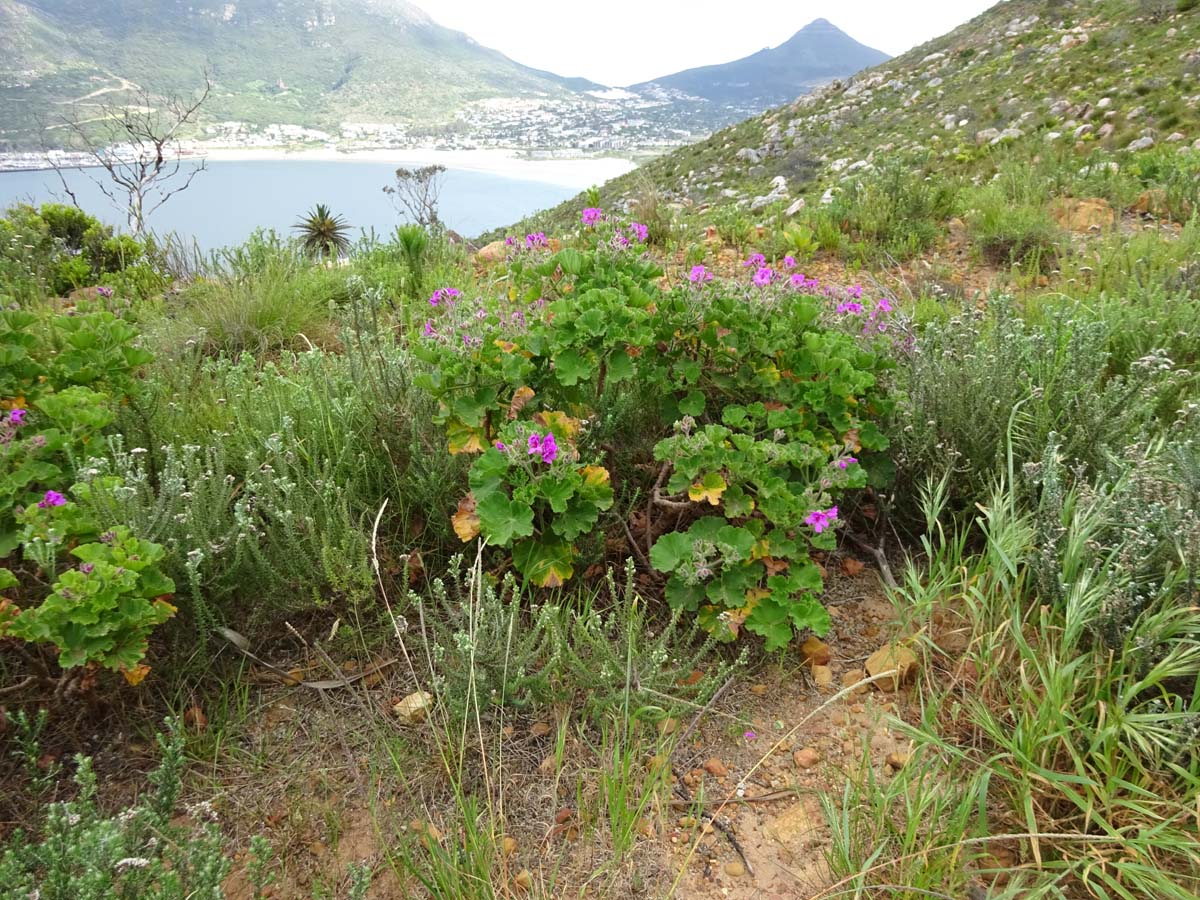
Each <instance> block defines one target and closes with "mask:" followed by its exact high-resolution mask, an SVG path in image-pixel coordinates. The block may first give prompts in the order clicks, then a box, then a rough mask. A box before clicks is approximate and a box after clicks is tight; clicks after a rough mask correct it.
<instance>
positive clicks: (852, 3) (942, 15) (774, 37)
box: [416, 0, 995, 85]
mask: <svg viewBox="0 0 1200 900" xmlns="http://www.w3.org/2000/svg"><path fill="white" fill-rule="evenodd" d="M994 2H995V0H907V2H905V0H642V2H632V3H630V2H625V3H621V2H612V0H608V2H604V0H550V2H543V3H519V2H518V3H504V2H498V0H416V3H417V5H418V6H421V7H422V8H424V9H425V10H426V11H427V12H428V13H429V14H430V15H431V16H432V17H433V18H434V19H436V20H437V21H438V22H440V23H441V24H443V25H446V26H448V27H450V28H456V29H458V30H460V31H465V32H467V33H468V34H469V35H471V37H473V38H475V40H477V41H478V42H479V43H481V44H483V45H485V46H488V47H494V48H495V49H497V50H500V51H501V52H503V53H505V54H507V55H508V56H511V57H512V58H513V59H515V60H516V61H517V62H520V63H524V64H525V65H527V66H533V67H535V68H538V69H547V70H549V71H551V72H555V73H556V74H559V75H568V76H583V77H585V78H590V79H592V80H593V81H598V82H601V83H602V84H610V85H627V84H635V83H637V82H640V81H647V80H649V79H651V78H654V77H656V76H659V75H668V74H670V73H672V72H677V71H679V70H680V69H687V68H691V67H692V66H703V65H709V64H712V63H718V62H728V61H729V60H733V59H738V58H740V57H742V56H746V55H748V54H750V53H754V52H755V51H757V50H761V49H762V48H763V47H774V46H776V45H778V44H781V43H783V42H784V41H786V40H787V39H788V38H789V37H791V36H792V35H793V34H795V33H796V32H797V31H799V30H800V29H801V28H803V27H804V26H805V25H807V24H808V23H809V22H811V21H812V20H813V19H817V18H825V19H828V20H829V21H831V22H832V23H833V24H834V25H836V26H837V27H838V28H840V29H842V30H843V31H845V32H846V33H847V34H849V35H850V36H851V37H853V38H854V39H855V40H858V41H861V42H862V43H864V44H867V45H868V46H871V47H876V48H878V49H880V50H883V51H884V52H885V53H889V54H891V55H893V56H895V55H897V54H899V53H903V52H904V51H905V50H908V49H909V48H911V47H915V46H916V45H917V44H921V43H924V42H925V41H927V40H930V39H932V38H935V37H937V36H939V35H941V34H944V33H945V32H947V31H949V30H951V29H952V28H954V27H955V26H957V25H960V24H962V23H963V22H965V21H967V20H968V19H970V18H972V17H974V16H976V15H978V14H979V13H981V12H983V11H984V10H985V9H987V8H988V7H989V6H992V5H993V3H994Z"/></svg>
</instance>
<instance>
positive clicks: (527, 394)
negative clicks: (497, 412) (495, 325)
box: [497, 341, 534, 419]
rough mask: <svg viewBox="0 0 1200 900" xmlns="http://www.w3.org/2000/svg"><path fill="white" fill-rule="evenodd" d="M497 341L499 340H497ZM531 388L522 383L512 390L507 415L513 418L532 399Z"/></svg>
mask: <svg viewBox="0 0 1200 900" xmlns="http://www.w3.org/2000/svg"><path fill="white" fill-rule="evenodd" d="M497 343H499V341H497ZM533 393H534V392H533V388H531V387H529V386H528V385H522V386H521V387H519V388H517V389H516V390H515V391H513V398H512V403H510V404H508V417H509V419H515V418H516V417H517V416H518V415H519V414H520V412H521V410H522V409H524V408H525V404H526V403H528V402H529V401H530V400H532V399H533Z"/></svg>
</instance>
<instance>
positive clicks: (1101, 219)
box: [1050, 197, 1117, 231]
mask: <svg viewBox="0 0 1200 900" xmlns="http://www.w3.org/2000/svg"><path fill="white" fill-rule="evenodd" d="M1050 213H1051V215H1052V216H1053V217H1054V221H1056V222H1057V223H1058V224H1059V225H1061V226H1062V227H1063V228H1067V229H1069V230H1071V231H1092V230H1102V229H1105V228H1111V227H1112V225H1113V223H1114V222H1115V221H1116V220H1117V216H1116V213H1115V212H1113V208H1112V206H1110V205H1109V202H1108V201H1107V200H1104V199H1102V198H1100V197H1092V198H1088V199H1085V200H1074V199H1071V198H1069V197H1067V198H1063V199H1062V200H1059V201H1058V202H1057V203H1055V204H1054V206H1053V207H1051V210H1050Z"/></svg>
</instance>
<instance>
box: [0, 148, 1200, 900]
mask: <svg viewBox="0 0 1200 900" xmlns="http://www.w3.org/2000/svg"><path fill="white" fill-rule="evenodd" d="M1171 171H1175V170H1174V169H1172V170H1171ZM1147 177H1158V176H1150V175H1148V176H1147ZM1163 177H1164V178H1165V177H1166V176H1163ZM923 184H924V186H919V185H917V184H916V182H915V181H913V179H912V178H911V177H910V174H908V173H907V172H906V171H904V170H899V169H897V170H896V171H895V172H893V173H890V174H887V175H886V176H881V177H880V180H879V181H878V183H877V184H874V186H872V187H870V188H869V189H868V188H864V189H863V190H862V191H861V192H859V193H853V194H851V193H847V194H845V195H844V196H843V198H842V199H841V200H840V201H839V203H838V204H835V205H833V206H832V207H831V211H829V212H827V213H822V214H820V215H819V216H818V215H814V216H813V217H812V218H811V220H810V221H808V223H807V225H806V226H805V228H804V229H797V228H796V227H795V226H794V225H789V226H787V227H786V228H785V227H782V225H781V226H780V227H779V228H766V229H764V230H763V231H762V233H761V234H759V233H758V231H757V230H755V229H753V228H748V229H747V228H742V227H740V226H738V225H737V223H733V226H730V227H728V228H725V227H719V228H714V231H717V232H721V231H723V232H724V233H717V234H710V235H708V236H707V237H705V236H704V235H703V234H701V235H696V234H695V232H686V231H684V229H685V228H686V227H687V226H686V225H685V224H680V222H679V221H678V220H676V219H673V218H672V216H671V214H670V212H669V211H668V210H662V211H661V216H662V220H661V221H656V222H655V223H653V224H654V228H653V229H652V228H651V227H650V226H648V225H647V224H645V223H643V222H640V221H638V220H636V219H632V218H630V217H629V216H626V215H622V214H619V213H617V212H614V211H612V210H604V209H601V208H599V207H597V206H591V207H588V208H585V209H583V210H581V211H579V212H578V213H577V215H576V217H575V220H574V221H573V223H572V224H571V225H570V227H568V228H564V229H562V230H560V231H559V232H558V233H556V234H553V235H546V234H542V233H539V232H531V233H528V234H515V235H511V236H509V237H508V239H507V241H504V242H501V244H500V245H499V246H498V247H493V248H488V250H487V252H480V253H478V254H475V255H471V254H469V253H468V252H467V250H466V249H465V248H464V247H463V246H461V245H453V244H451V243H449V242H448V241H447V240H446V239H445V238H444V236H442V235H441V234H437V233H427V232H424V231H421V230H420V229H414V228H413V227H408V228H407V229H403V230H402V231H401V233H399V234H397V235H396V236H395V238H394V239H392V240H390V241H369V242H366V241H364V242H362V243H360V244H359V245H356V246H354V247H351V248H349V250H348V251H347V252H346V253H345V254H344V255H342V256H340V257H339V252H338V249H337V247H333V248H332V249H331V246H332V245H330V244H329V243H318V245H316V246H315V247H313V248H310V249H309V250H308V251H306V250H305V248H304V247H303V246H302V245H299V244H296V243H293V242H289V241H287V240H284V239H281V238H279V237H277V236H274V235H270V234H262V235H258V236H256V237H255V238H254V239H252V240H251V241H250V242H248V243H247V244H246V245H245V246H243V247H240V248H234V249H232V250H229V251H226V252H224V253H222V254H218V255H216V256H213V257H211V258H208V259H197V258H196V257H195V256H194V255H187V254H183V253H180V252H179V251H178V248H176V247H173V246H172V245H171V244H170V243H169V242H164V243H161V244H156V243H154V242H153V241H150V240H146V241H143V242H140V243H139V242H132V243H130V244H129V246H125V245H124V243H122V244H121V246H120V247H116V246H115V245H114V247H113V248H112V249H113V254H115V256H112V254H110V256H112V258H107V257H105V256H104V253H105V252H107V251H103V249H102V250H101V251H96V250H94V249H89V247H92V248H94V247H95V246H97V244H96V240H97V239H96V238H93V239H92V240H91V241H89V240H88V239H87V238H86V235H88V234H95V233H96V230H97V229H99V226H98V225H97V224H96V223H95V222H94V220H89V219H87V217H82V214H79V215H76V214H75V213H73V212H70V211H68V212H63V211H62V210H61V209H60V208H57V207H43V208H41V209H33V208H29V207H22V208H19V209H17V210H14V211H12V212H10V213H9V215H8V216H7V217H6V218H5V219H4V220H3V224H2V226H0V227H2V228H4V229H7V230H8V232H10V233H11V234H12V239H11V240H10V241H9V248H8V249H7V250H3V251H0V252H2V253H3V254H4V255H3V257H2V265H3V266H4V268H0V272H2V273H3V274H2V276H0V277H2V279H3V280H2V281H0V286H2V287H0V290H2V291H3V292H4V296H5V300H4V304H3V305H4V310H3V311H2V312H0V352H2V353H3V354H4V357H3V358H4V360H5V366H4V368H3V373H2V375H0V378H3V381H0V402H2V403H3V413H2V415H3V420H2V422H0V438H2V444H0V466H2V468H0V554H3V556H4V565H5V568H4V569H3V571H2V573H0V578H2V579H3V581H0V596H2V597H3V600H0V675H2V676H3V686H2V687H0V690H2V691H3V693H2V694H0V700H2V701H3V703H4V704H5V705H4V710H3V718H0V722H2V723H3V726H2V727H3V739H4V741H5V745H6V746H5V749H6V750H9V749H11V750H13V751H14V752H13V753H11V754H8V753H6V755H5V759H4V760H3V761H2V762H0V777H3V779H4V782H5V785H6V790H5V792H4V799H3V801H0V821H2V822H3V827H4V837H5V841H6V843H5V845H4V849H3V851H0V872H2V873H4V878H3V879H0V880H2V881H3V882H4V883H5V884H11V885H17V886H18V890H19V891H21V892H24V893H21V894H19V896H25V894H27V893H29V892H31V891H35V890H36V891H38V892H40V893H39V896H42V897H50V896H53V897H60V896H61V897H93V896H94V897H108V896H161V897H164V898H165V897H183V896H212V897H217V896H223V895H225V896H234V897H259V896H278V897H292V896H295V897H310V896H338V897H341V896H352V897H363V896H377V897H390V896H397V897H399V896H415V895H420V894H421V892H424V893H425V894H428V895H429V896H434V897H455V898H459V897H489V898H490V897H507V896H545V897H552V896H553V897H558V896H567V895H570V896H575V895H580V896H583V895H593V896H615V895H618V894H629V893H633V894H635V895H640V896H653V897H666V896H698V897H703V896H707V895H708V894H710V893H711V894H713V895H714V896H716V895H717V894H718V893H719V894H721V895H723V896H735V897H741V896H745V897H750V896H756V895H757V896H761V895H762V893H761V892H768V893H773V894H774V895H776V896H807V897H814V898H815V897H832V896H839V895H844V894H846V893H854V894H856V895H859V896H871V895H875V896H885V895H886V896H897V897H919V896H931V895H933V896H960V895H962V894H963V893H964V892H968V891H975V892H976V893H978V892H980V891H984V892H988V893H987V894H986V895H987V896H997V897H1016V896H1039V897H1040V896H1046V897H1077V896H1079V897H1081V896H1096V897H1128V898H1135V897H1144V896H1162V897H1180V898H1183V897H1190V896H1194V894H1195V890H1196V882H1197V878H1198V877H1200V871H1198V870H1200V859H1197V856H1196V853H1195V851H1194V849H1193V848H1194V846H1195V845H1196V828H1197V823H1196V820H1195V807H1196V802H1197V797H1198V796H1200V794H1198V791H1197V788H1198V787H1200V768H1198V767H1200V760H1198V759H1197V757H1196V754H1195V737H1196V723H1197V722H1200V688H1198V685H1197V675H1198V673H1200V640H1198V638H1200V635H1198V634H1197V621H1200V620H1197V617H1196V609H1197V603H1196V601H1197V596H1196V583H1197V582H1196V577H1197V565H1198V564H1200V532H1197V530H1196V526H1195V523H1194V521H1193V518H1194V517H1193V516H1192V514H1191V513H1192V510H1194V509H1195V507H1196V505H1197V502H1198V501H1200V458H1198V457H1197V452H1198V451H1197V444H1196V440H1197V435H1198V434H1200V428H1198V427H1197V426H1198V423H1197V415H1200V406H1198V399H1197V384H1196V375H1195V368H1196V365H1197V357H1198V355H1200V354H1198V348H1200V343H1198V342H1197V335H1196V329H1195V322H1196V316H1195V311H1196V297H1195V279H1194V277H1193V276H1194V273H1193V272H1192V271H1191V266H1193V265H1194V263H1191V262H1190V261H1189V254H1190V253H1191V251H1190V250H1189V248H1191V247H1192V245H1193V244H1194V243H1195V237H1196V233H1197V232H1196V221H1195V220H1194V219H1192V220H1190V221H1189V222H1187V223H1186V224H1182V223H1179V222H1177V221H1175V219H1176V214H1175V213H1173V212H1170V211H1160V212H1159V213H1157V214H1155V213H1152V212H1147V213H1146V214H1144V217H1139V218H1136V219H1135V218H1133V217H1132V216H1126V217H1122V218H1121V219H1120V220H1117V219H1115V218H1114V222H1113V224H1112V227H1111V228H1099V229H1095V230H1087V229H1085V230H1084V231H1082V232H1080V231H1078V230H1072V226H1071V225H1070V223H1067V224H1066V225H1059V224H1057V223H1055V220H1054V218H1053V214H1052V212H1051V211H1050V210H1049V209H1048V208H1043V207H1042V206H1040V205H1039V203H1038V202H1037V201H1036V197H1034V196H1033V195H1029V194H1022V193H1020V191H1019V190H1018V187H1019V186H1018V185H1016V184H1015V183H1009V182H1006V181H1005V180H1004V179H1003V178H1001V179H998V180H995V181H993V182H992V183H990V184H989V185H987V186H986V187H980V188H976V187H974V186H971V185H968V184H956V183H953V182H951V181H950V180H947V181H945V182H939V183H933V184H930V183H923ZM1112 190H1113V197H1114V198H1115V197H1117V196H1118V195H1120V194H1122V192H1125V188H1124V187H1122V186H1120V185H1117V186H1112ZM1164 190H1165V188H1164ZM1131 191H1132V186H1131V187H1129V191H1128V192H1131ZM959 212H962V213H963V215H964V216H965V218H964V219H962V220H961V222H960V225H961V226H962V227H961V229H960V228H958V226H950V225H948V224H947V222H946V219H948V218H950V217H953V216H954V215H956V214H957V213H959ZM326 213H327V214H328V211H326ZM329 215H332V214H329ZM1139 216H1141V214H1139ZM910 219H911V220H914V221H916V220H919V222H918V224H920V223H921V222H923V223H926V224H927V225H928V228H927V229H926V228H924V227H919V228H918V227H914V228H909V227H908V225H906V223H908V222H909V220H910ZM1048 223H1055V224H1048ZM418 232H419V233H418ZM674 234H683V235H691V236H692V237H693V238H694V239H687V240H678V241H677V240H676V239H675V238H674V237H672V235H674ZM662 235H666V238H665V239H664V238H663V237H662ZM834 235H837V236H838V237H837V238H836V240H835V238H834V237H833V236H834ZM962 240H965V241H968V242H973V244H972V247H971V249H969V250H968V256H969V258H971V259H972V260H978V261H979V262H978V265H979V266H981V267H982V268H983V270H984V271H985V272H986V273H987V274H988V277H989V278H990V279H991V281H990V283H989V288H990V291H989V292H988V294H987V295H986V298H985V300H986V302H983V301H982V300H981V302H978V303H976V302H969V301H967V300H966V298H965V296H963V295H961V294H959V295H953V294H951V293H949V292H946V291H944V290H941V289H940V288H939V283H938V281H937V279H935V278H931V277H926V278H922V279H918V278H914V277H911V276H912V274H913V272H914V271H916V270H917V269H918V268H919V264H913V265H911V267H910V268H909V269H907V270H905V269H902V270H900V271H899V275H901V276H904V277H897V276H898V272H897V269H896V268H894V267H893V266H892V265H891V263H890V262H886V261H885V262H880V261H881V260H888V259H892V258H895V257H896V256H902V257H910V258H911V259H913V260H917V261H926V262H928V261H930V260H936V259H937V258H938V257H939V256H942V257H944V256H945V255H946V254H949V253H951V252H953V246H954V243H955V242H956V241H962ZM109 241H118V242H120V239H117V238H112V237H111V236H104V237H103V240H102V241H100V244H99V246H101V248H103V247H104V246H106V243H105V242H109ZM664 241H665V243H666V246H662V243H663V242H664ZM652 242H653V243H652ZM672 242H673V243H672ZM835 242H836V243H837V245H838V248H839V249H836V250H835V249H832V248H831V245H832V244H833V243H835ZM854 246H859V247H860V248H865V249H866V251H867V252H857V251H854V252H850V251H843V249H841V248H843V247H844V248H851V247H854ZM118 250H119V251H120V252H119V253H118V252H117V251H118ZM1043 251H1044V252H1043ZM976 253H977V254H978V255H975V254H976ZM97 254H99V255H97ZM1051 259H1052V260H1053V263H1052V265H1049V264H1044V262H1043V261H1044V260H1051ZM1001 264H1002V265H1001ZM989 266H990V267H989ZM996 266H1000V268H996ZM64 279H66V281H65V282H64ZM864 563H866V565H864ZM39 710H42V712H41V713H40V714H39ZM164 716H168V717H169V720H168V721H167V723H166V724H165V725H164V724H163V717H164ZM113 723H119V725H118V726H117V727H113ZM160 732H161V734H162V737H161V739H160V741H159V742H158V743H155V742H154V739H153V735H154V734H156V733H160ZM76 753H78V754H80V755H79V756H75V755H74V754H76ZM88 757H90V761H87V758H88ZM159 762H161V765H160V766H159V767H158V768H155V765H157V764H158V763H159ZM148 770H153V771H154V772H155V774H154V775H153V776H152V781H151V783H152V785H153V787H154V790H153V791H151V792H150V793H149V794H143V792H142V790H141V788H140V780H141V779H140V773H141V772H143V771H148ZM92 772H96V773H99V774H100V775H101V780H100V785H101V787H100V788H99V789H98V790H97V786H96V781H95V778H94V776H93V775H92V774H91V773H92ZM133 797H142V799H132V798H133ZM204 802H207V803H208V804H209V805H208V806H203V805H200V804H202V803H204ZM210 812H211V814H212V815H215V816H216V822H215V823H213V822H209V821H208V819H209V816H210ZM18 827H19V828H20V831H19V833H18V830H17V829H18ZM122 892H123V893H122ZM756 892H760V893H757V894H756Z"/></svg>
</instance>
